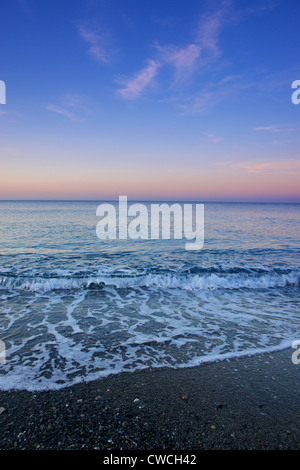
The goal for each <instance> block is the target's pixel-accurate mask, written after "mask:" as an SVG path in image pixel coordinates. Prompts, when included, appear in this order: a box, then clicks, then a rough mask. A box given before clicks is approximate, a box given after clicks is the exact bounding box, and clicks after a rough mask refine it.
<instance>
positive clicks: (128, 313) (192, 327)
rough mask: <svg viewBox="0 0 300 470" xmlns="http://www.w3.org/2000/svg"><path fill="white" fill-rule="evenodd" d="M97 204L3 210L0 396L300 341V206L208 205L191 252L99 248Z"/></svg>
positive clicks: (122, 245)
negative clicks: (200, 239)
mask: <svg viewBox="0 0 300 470" xmlns="http://www.w3.org/2000/svg"><path fill="white" fill-rule="evenodd" d="M102 202H103V201H2V202H0V235H1V236H0V341H1V344H2V345H4V348H5V350H4V353H3V354H4V355H5V361H4V360H2V363H0V389H2V390H12V389H26V390H31V391H38V390H56V389H60V388H62V387H66V386H70V385H73V384H76V383H79V382H87V381H91V380H95V379H101V378H102V377H106V376H108V375H110V374H119V373H121V372H132V371H136V370H140V369H155V368H161V367H170V368H182V367H191V366H195V365H201V364H203V363H206V362H212V361H220V360H229V359H230V358H233V357H240V356H245V355H252V354H258V353H263V352H267V351H268V352H273V351H276V350H280V349H284V348H291V346H292V343H293V342H294V341H296V340H300V299H299V292H300V291H299V283H300V251H299V240H300V205H299V204H275V203H268V204H266V203H213V202H210V203H204V234H205V235H204V245H203V248H202V249H200V250H186V249H185V242H186V241H185V240H184V238H183V239H173V238H171V239H169V240H167V239H158V240H152V239H149V240H132V239H122V240H119V239H114V240H112V239H107V240H101V239H99V238H98V237H97V235H96V226H97V223H98V221H99V217H97V215H96V211H97V207H98V206H99V204H101V203H102ZM179 202H180V201H179ZM198 202H199V201H198ZM200 202H201V201H200ZM111 204H115V205H116V206H117V204H118V203H117V202H115V203H112V202H111ZM143 204H145V205H146V206H147V207H150V204H151V202H149V203H145V202H144V203H143ZM169 204H171V203H169ZM194 204H196V202H195V203H194ZM291 354H292V349H291ZM3 357H4V356H3Z"/></svg>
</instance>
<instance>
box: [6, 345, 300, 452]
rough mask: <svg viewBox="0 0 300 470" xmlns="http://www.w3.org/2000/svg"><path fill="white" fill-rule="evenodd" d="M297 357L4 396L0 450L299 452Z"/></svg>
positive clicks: (138, 374)
mask: <svg viewBox="0 0 300 470" xmlns="http://www.w3.org/2000/svg"><path fill="white" fill-rule="evenodd" d="M292 352H293V350H292V349H289V350H285V351H280V352H276V353H273V354H264V355H259V356H252V357H244V358H240V359H234V360H230V361H223V362H216V363H210V364H203V365H201V366H199V367H194V368H186V369H177V370H173V369H166V368H164V369H156V370H145V371H140V372H134V373H123V374H120V375H116V376H110V377H108V378H105V379H102V380H98V381H94V382H89V383H83V384H79V385H76V386H72V387H68V388H65V389H62V390H60V391H48V392H39V393H30V392H27V391H11V392H3V391H1V392H0V407H1V408H4V409H5V411H3V409H1V410H0V411H1V414H0V449H1V450H4V449H106V450H108V449H112V450H127V449H140V450H141V449H146V450H158V449H159V450H163V449H164V450H173V451H174V450H200V449H300V364H299V365H294V364H293V363H292V361H291V354H292Z"/></svg>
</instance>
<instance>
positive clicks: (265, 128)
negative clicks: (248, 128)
mask: <svg viewBox="0 0 300 470" xmlns="http://www.w3.org/2000/svg"><path fill="white" fill-rule="evenodd" d="M253 130H254V131H270V132H280V130H279V129H278V128H277V127H274V126H262V127H254V128H253Z"/></svg>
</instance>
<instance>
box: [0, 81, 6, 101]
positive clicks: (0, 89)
mask: <svg viewBox="0 0 300 470" xmlns="http://www.w3.org/2000/svg"><path fill="white" fill-rule="evenodd" d="M0 104H6V85H5V82H4V81H3V80H0Z"/></svg>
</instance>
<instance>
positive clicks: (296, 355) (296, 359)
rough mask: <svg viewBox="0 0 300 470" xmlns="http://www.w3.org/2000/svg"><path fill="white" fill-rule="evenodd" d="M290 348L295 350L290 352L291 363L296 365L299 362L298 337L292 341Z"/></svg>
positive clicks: (299, 348) (299, 341) (299, 342)
mask: <svg viewBox="0 0 300 470" xmlns="http://www.w3.org/2000/svg"><path fill="white" fill-rule="evenodd" d="M292 348H293V349H295V350H296V351H294V352H293V354H292V363H293V364H295V365H298V364H300V358H299V356H300V339H297V340H296V341H293V344H292Z"/></svg>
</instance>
